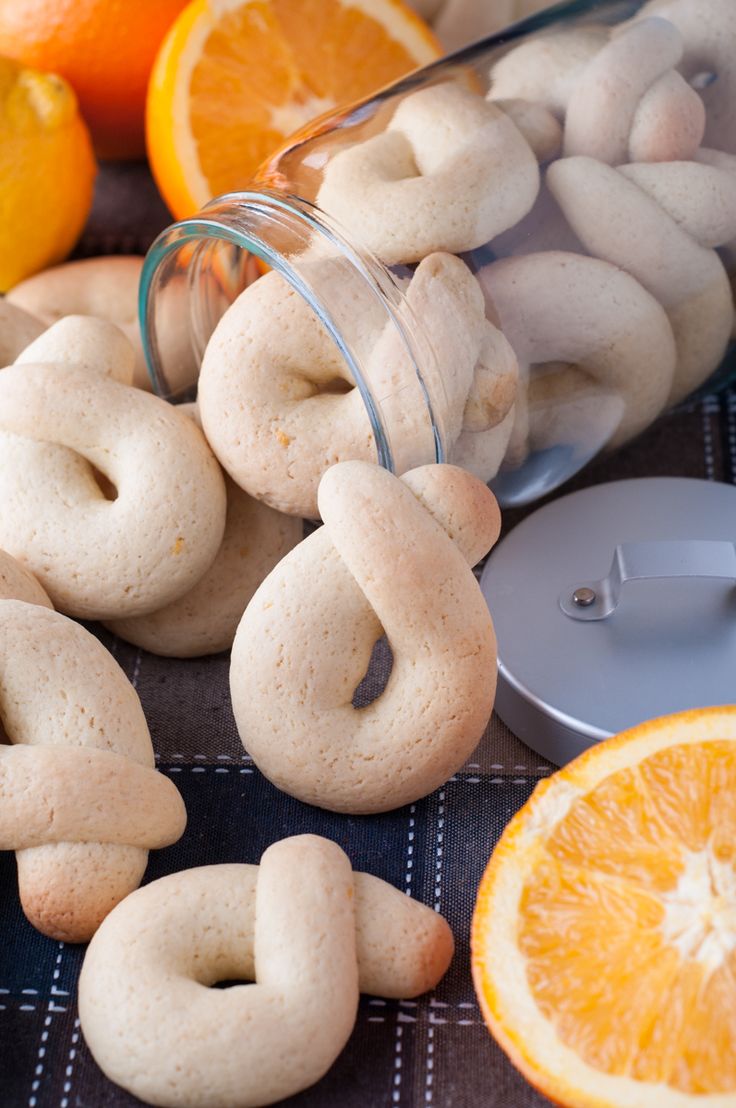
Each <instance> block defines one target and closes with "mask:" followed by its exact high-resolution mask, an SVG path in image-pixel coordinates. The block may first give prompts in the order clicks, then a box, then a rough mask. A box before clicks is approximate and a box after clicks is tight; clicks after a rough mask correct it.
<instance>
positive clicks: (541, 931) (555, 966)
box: [472, 707, 736, 1108]
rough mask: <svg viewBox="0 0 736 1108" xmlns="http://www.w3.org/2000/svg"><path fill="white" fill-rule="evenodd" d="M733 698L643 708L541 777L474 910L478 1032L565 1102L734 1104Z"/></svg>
mask: <svg viewBox="0 0 736 1108" xmlns="http://www.w3.org/2000/svg"><path fill="white" fill-rule="evenodd" d="M735 832H736V707H728V708H713V709H704V710H702V711H696V712H685V713H680V714H679V715H676V716H669V717H665V718H663V719H660V720H654V721H652V722H650V723H647V724H642V725H641V726H640V727H636V728H633V729H632V730H631V731H628V732H625V733H624V734H622V735H620V736H618V737H617V738H615V739H612V740H610V741H608V742H606V743H603V744H600V745H599V746H597V747H595V748H593V749H591V750H590V751H588V752H587V753H586V754H585V755H583V756H582V757H581V758H578V759H577V760H576V761H575V762H573V763H571V764H570V765H569V766H567V767H566V768H565V769H563V770H560V771H559V772H558V773H556V774H555V775H554V776H553V777H552V778H550V779H549V780H547V781H545V782H543V783H541V784H540V785H539V786H538V787H537V789H536V790H535V793H534V795H533V796H532V797H531V799H530V800H529V802H528V804H526V805H525V806H524V808H522V809H521V811H520V812H518V813H517V815H516V816H515V817H514V819H513V820H512V821H511V823H510V824H509V825H508V827H507V828H506V831H505V832H504V834H503V836H502V838H501V840H500V842H499V844H498V846H497V848H496V850H495V851H494V854H493V856H492V858H491V861H490V862H489V865H488V868H487V869H486V872H485V874H484V876H483V880H482V882H481V886H480V890H479V893H478V900H477V904H476V910H475V915H474V919H473V936H472V962H473V977H474V981H475V986H476V991H477V993H478V996H479V1000H480V1004H481V1008H482V1010H483V1013H484V1016H485V1019H486V1022H487V1024H488V1026H489V1029H490V1030H491V1032H492V1034H493V1035H494V1036H495V1038H496V1039H497V1040H498V1042H499V1043H500V1044H501V1046H502V1047H503V1048H504V1050H506V1052H507V1053H508V1054H509V1056H510V1057H511V1060H512V1061H513V1062H514V1063H515V1064H516V1065H517V1066H518V1067H519V1069H521V1071H522V1072H523V1073H524V1074H525V1075H526V1077H527V1078H528V1079H529V1080H530V1081H531V1083H532V1084H534V1085H535V1086H537V1087H538V1088H539V1089H541V1091H542V1092H544V1093H545V1094H546V1095H547V1096H549V1097H551V1098H552V1099H553V1100H555V1101H557V1102H559V1103H560V1104H563V1105H567V1106H569V1108H681V1106H682V1108H684V1106H687V1105H696V1104H702V1103H703V1099H702V1098H703V1097H704V1096H707V1098H708V1099H707V1103H708V1108H727V1106H728V1108H733V1105H734V1104H736V869H735V868H734V843H736V836H735Z"/></svg>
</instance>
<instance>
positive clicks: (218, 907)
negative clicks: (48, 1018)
mask: <svg viewBox="0 0 736 1108" xmlns="http://www.w3.org/2000/svg"><path fill="white" fill-rule="evenodd" d="M152 921H155V923H153V925H152ZM452 952H453V941H452V934H451V932H450V929H449V927H448V926H447V924H446V922H445V920H444V919H443V918H442V917H441V916H440V915H438V914H437V913H436V912H433V911H432V910H431V909H429V908H426V907H425V906H424V905H422V904H418V903H417V902H416V901H413V900H411V899H410V898H409V897H407V896H405V895H404V894H403V893H401V892H399V890H397V889H394V888H393V887H392V886H390V885H387V884H386V883H385V882H384V881H380V880H379V879H378V878H375V877H371V876H369V875H368V874H363V873H353V871H352V869H351V867H350V862H349V861H348V858H347V857H346V856H345V854H344V853H343V852H342V850H340V848H339V847H338V846H337V845H336V844H335V843H332V842H329V841H328V840H327V839H323V838H320V837H318V836H316V835H300V836H295V837H294V838H290V839H284V840H282V841H281V842H277V843H275V844H274V845H272V846H270V847H269V848H268V849H267V850H266V852H265V853H264V855H263V857H262V859H261V864H260V866H253V865H216V866H203V867H201V868H198V869H192V870H186V871H184V872H182V873H175V874H172V875H171V876H169V877H164V878H162V879H161V880H159V881H155V882H153V883H152V884H150V885H147V886H145V887H144V888H142V889H140V890H138V892H137V893H135V894H134V895H133V896H130V897H128V898H127V899H126V901H125V902H124V903H123V904H121V905H119V907H118V908H117V909H116V910H115V911H114V912H113V913H111V915H110V916H109V917H108V919H107V920H106V921H105V923H104V924H103V926H102V927H101V928H100V930H99V931H98V932H97V935H96V936H95V938H94V940H93V941H92V943H91V944H90V947H89V950H88V953H87V956H86V959H85V962H84V966H83V968H82V974H81V977H80V982H79V1012H80V1020H81V1024H82V1030H83V1033H84V1036H85V1038H86V1040H87V1043H88V1045H89V1047H90V1049H91V1051H92V1053H93V1055H94V1057H95V1060H96V1061H97V1063H98V1064H99V1065H100V1066H101V1068H102V1069H103V1070H104V1072H105V1073H106V1074H107V1076H108V1077H110V1078H111V1080H113V1081H116V1082H117V1083H118V1084H120V1085H122V1086H123V1087H124V1088H126V1089H128V1090H129V1091H130V1092H133V1093H135V1095H137V1096H139V1097H141V1098H142V1099H143V1100H145V1101H147V1102H148V1103H151V1104H156V1105H164V1106H170V1108H255V1106H257V1105H265V1104H272V1103H274V1102H275V1101H278V1100H281V1099H282V1098H283V1097H286V1096H290V1095H291V1094H293V1093H295V1092H298V1091H299V1090H301V1089H304V1088H307V1086H309V1085H311V1084H313V1083H314V1082H315V1081H317V1080H319V1078H320V1077H321V1076H322V1075H323V1074H324V1073H325V1072H326V1071H327V1070H328V1069H329V1067H330V1066H331V1065H332V1063H333V1062H334V1061H335V1059H336V1057H337V1055H338V1054H339V1052H340V1051H341V1050H342V1048H343V1046H344V1045H345V1043H346V1041H347V1039H348V1037H349V1036H350V1033H351V1031H352V1029H353V1025H354V1023H355V1016H356V1012H357V1005H358V993H359V990H363V991H367V992H371V993H374V994H376V993H377V994H379V995H385V996H396V997H410V996H416V995H419V994H420V993H421V992H424V991H426V990H427V989H429V988H432V987H433V986H434V985H435V984H436V983H437V981H439V979H440V978H441V977H442V975H443V974H444V972H445V970H446V969H447V966H448V965H449V962H450V959H451V957H452ZM223 980H229V981H253V980H255V981H256V982H257V983H256V984H243V985H233V986H231V987H230V988H228V989H213V988H211V987H210V986H212V985H213V984H215V983H216V982H218V981H223Z"/></svg>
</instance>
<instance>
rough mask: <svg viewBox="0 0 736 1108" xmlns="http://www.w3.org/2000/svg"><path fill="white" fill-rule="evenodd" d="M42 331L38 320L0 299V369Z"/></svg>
mask: <svg viewBox="0 0 736 1108" xmlns="http://www.w3.org/2000/svg"><path fill="white" fill-rule="evenodd" d="M43 329H44V325H43V323H42V322H41V320H40V319H36V317H35V316H34V315H31V314H29V313H28V312H25V311H23V309H22V308H19V307H16V305H15V304H12V303H9V302H8V298H7V296H4V297H0V369H2V367H3V366H6V365H10V364H11V362H14V361H15V359H16V358H17V357H18V355H19V354H20V353H21V351H22V350H24V349H25V348H26V346H28V345H29V343H32V342H33V340H34V339H37V338H38V336H39V335H40V334H41V332H42V331H43Z"/></svg>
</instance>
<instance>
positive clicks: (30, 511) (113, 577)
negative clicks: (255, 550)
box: [0, 321, 226, 619]
mask: <svg viewBox="0 0 736 1108" xmlns="http://www.w3.org/2000/svg"><path fill="white" fill-rule="evenodd" d="M63 322H64V323H66V321H63ZM57 326H59V327H61V326H62V325H61V324H58V325H57ZM108 326H111V325H108ZM120 339H121V341H124V340H123V339H122V336H120ZM49 356H50V355H49V354H48V352H47V354H46V355H45V357H49ZM0 502H2V504H3V511H2V514H1V515H0V546H2V547H3V548H4V549H6V550H8V552H9V553H10V554H12V555H13V556H14V557H17V558H19V559H20V560H21V561H22V562H23V563H24V564H25V565H26V566H27V567H28V569H30V570H31V571H32V572H33V573H34V574H35V575H36V576H37V577H38V579H39V581H40V582H41V584H42V585H43V587H44V588H45V590H46V591H47V593H48V594H49V596H50V597H51V599H52V601H53V603H54V605H55V607H56V608H58V609H59V610H61V611H64V612H66V613H67V614H69V615H73V616H78V617H79V618H83V619H116V618H120V617H123V616H129V615H133V614H143V613H145V612H150V611H154V610H155V609H157V608H160V607H162V606H163V605H164V604H166V603H168V602H169V601H171V600H174V599H175V598H176V597H178V596H182V595H184V593H185V592H187V591H188V590H189V589H191V588H192V587H193V586H194V584H195V583H196V582H197V581H198V580H199V579H200V578H201V576H202V575H203V574H204V572H205V571H206V569H207V568H208V566H209V565H210V564H211V563H212V561H213V560H214V558H215V555H216V554H217V551H218V549H219V546H220V543H221V540H222V534H223V530H224V526H225V509H226V503H225V485H224V481H223V478H222V474H221V472H220V469H219V466H218V465H217V462H216V460H215V458H214V456H213V455H212V452H211V451H210V449H209V447H208V445H207V443H206V441H205V439H204V437H203V435H202V433H201V432H200V431H199V429H198V428H197V427H195V426H194V425H193V424H192V422H191V420H190V419H188V418H187V417H186V416H185V415H182V414H181V413H179V412H178V411H177V410H176V409H175V408H174V407H172V406H171V405H169V404H166V403H165V402H164V401H163V400H160V399H158V398H157V397H154V396H150V395H148V394H147V393H144V392H141V390H140V389H133V388H130V387H128V386H127V385H123V384H120V383H119V382H118V381H116V380H113V379H111V378H110V377H107V376H104V375H103V374H102V373H101V372H99V371H97V370H92V369H89V368H87V369H85V368H80V367H77V366H76V365H75V364H72V363H66V364H63V365H61V364H49V363H48V362H47V361H46V362H45V363H44V364H18V365H14V366H10V367H9V368H7V369H4V370H2V371H1V372H0Z"/></svg>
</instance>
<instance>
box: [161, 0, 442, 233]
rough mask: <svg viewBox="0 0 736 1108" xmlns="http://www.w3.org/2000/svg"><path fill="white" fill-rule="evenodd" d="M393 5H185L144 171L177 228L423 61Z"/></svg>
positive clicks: (269, 1) (308, 1) (389, 1)
mask: <svg viewBox="0 0 736 1108" xmlns="http://www.w3.org/2000/svg"><path fill="white" fill-rule="evenodd" d="M439 54H440V47H439V45H438V43H437V41H436V39H435V38H434V36H433V35H432V33H431V32H430V31H429V29H428V28H427V27H426V26H425V25H424V23H422V21H421V20H420V19H419V18H418V17H417V16H416V15H415V14H414V13H413V12H412V11H411V10H410V9H409V8H408V7H405V6H404V4H403V2H402V0H209V2H207V0H194V2H193V3H191V4H189V6H188V7H187V8H186V9H185V10H184V12H182V14H181V16H180V17H179V19H178V20H177V22H176V23H175V24H174V26H173V27H172V28H171V30H170V32H169V34H168V36H167V38H166V40H165V42H164V44H163V46H162V48H161V51H160V53H159V56H158V58H157V60H156V64H155V66H154V70H153V73H152V76H151V84H150V86H149V94H148V104H147V136H148V149H149V159H150V161H151V165H152V168H153V172H154V175H155V177H156V180H157V182H158V185H159V188H160V189H161V192H162V194H163V196H164V198H165V200H166V201H167V203H168V204H169V207H170V208H171V209H172V211H173V213H174V215H176V216H177V218H183V217H184V216H187V215H192V214H193V213H194V212H195V211H196V210H197V209H198V208H200V207H201V206H202V205H203V204H204V203H206V202H207V200H209V199H211V197H212V196H216V195H218V194H220V193H222V192H228V191H232V190H234V189H239V188H243V187H244V186H245V185H247V184H248V182H249V181H250V180H251V179H252V177H253V175H254V173H255V171H256V169H257V168H258V166H259V165H260V164H261V163H262V162H263V161H264V160H265V159H266V158H267V157H268V156H269V154H271V153H272V152H273V151H274V150H275V149H276V148H277V147H278V146H279V145H281V143H282V142H283V140H284V139H285V138H286V137H287V136H288V135H290V134H292V133H293V132H294V131H296V130H298V129H299V128H300V127H302V126H304V125H305V124H306V123H308V122H310V120H312V119H314V118H315V117H316V116H318V115H322V114H323V113H325V112H328V111H330V110H332V109H333V108H336V107H338V106H340V105H344V104H346V103H350V102H351V101H353V100H358V99H361V98H362V97H365V96H368V95H370V94H371V93H372V92H374V91H376V90H377V89H379V88H381V87H382V86H383V85H385V84H388V83H389V82H391V81H393V80H396V79H398V78H399V77H402V76H403V75H404V74H406V73H408V72H410V71H411V70H412V69H415V68H416V67H417V66H419V65H423V64H426V63H427V62H430V61H433V60H434V59H435V58H437V57H438V56H439Z"/></svg>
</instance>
